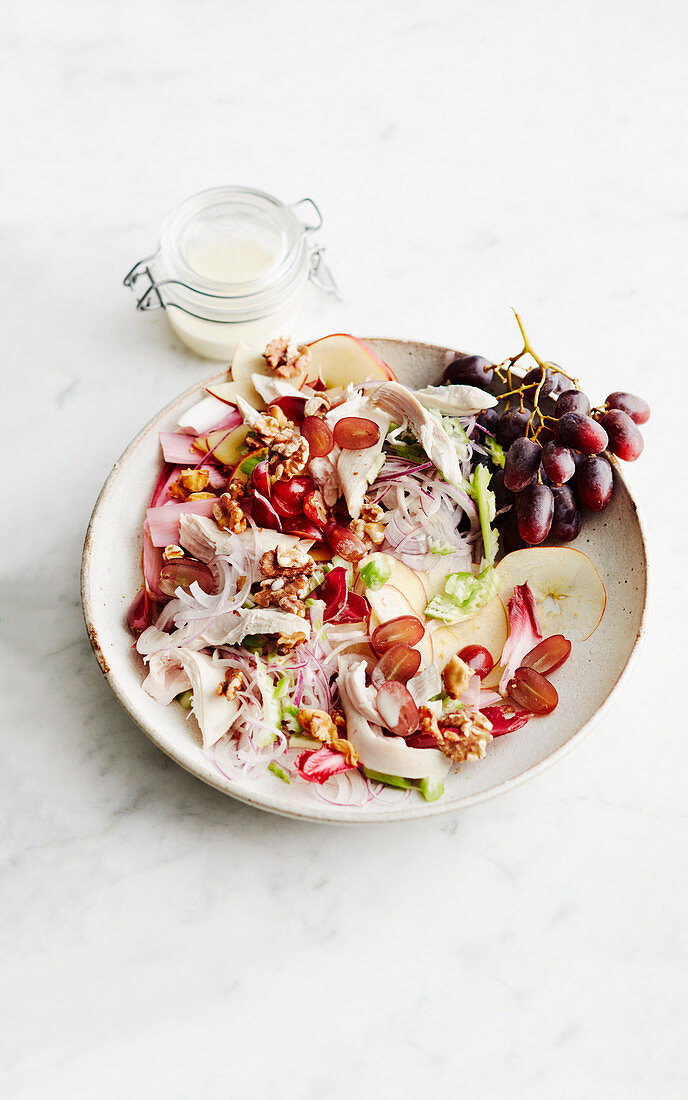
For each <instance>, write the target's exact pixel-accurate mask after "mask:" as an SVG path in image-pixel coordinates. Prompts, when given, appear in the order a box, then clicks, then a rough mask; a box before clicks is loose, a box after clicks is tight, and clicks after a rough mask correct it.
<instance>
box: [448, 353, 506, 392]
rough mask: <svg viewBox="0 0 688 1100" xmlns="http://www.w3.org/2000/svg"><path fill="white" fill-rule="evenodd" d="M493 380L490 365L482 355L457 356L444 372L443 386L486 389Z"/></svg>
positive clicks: (492, 371)
mask: <svg viewBox="0 0 688 1100" xmlns="http://www.w3.org/2000/svg"><path fill="white" fill-rule="evenodd" d="M493 378H494V370H493V368H492V363H490V361H489V360H488V359H483V357H482V355H459V356H458V357H457V358H456V359H455V360H454V361H453V363H450V364H449V366H448V367H447V368H446V370H445V372H444V376H443V379H442V381H443V382H444V383H445V385H448V386H452V385H457V384H459V385H464V386H477V387H478V388H479V389H483V390H485V389H487V388H488V386H489V385H490V383H491V382H492V379H493Z"/></svg>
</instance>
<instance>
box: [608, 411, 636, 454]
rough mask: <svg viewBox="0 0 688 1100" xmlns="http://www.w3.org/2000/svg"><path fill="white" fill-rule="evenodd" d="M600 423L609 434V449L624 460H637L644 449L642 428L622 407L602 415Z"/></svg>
mask: <svg viewBox="0 0 688 1100" xmlns="http://www.w3.org/2000/svg"><path fill="white" fill-rule="evenodd" d="M600 424H601V425H602V427H603V428H604V430H605V432H606V433H607V435H608V436H609V450H610V451H611V452H612V454H613V455H616V456H617V458H622V459H623V461H624V462H635V460H636V458H638V457H639V456H640V455H641V454H642V451H643V447H644V445H645V444H644V443H643V437H642V435H641V434H640V429H639V428H638V427H637V425H636V424H635V423H634V421H633V420H632V419H631V417H630V416H629V415H628V413H625V412H623V411H622V410H621V409H610V410H609V412H606V413H603V414H602V416H601V417H600Z"/></svg>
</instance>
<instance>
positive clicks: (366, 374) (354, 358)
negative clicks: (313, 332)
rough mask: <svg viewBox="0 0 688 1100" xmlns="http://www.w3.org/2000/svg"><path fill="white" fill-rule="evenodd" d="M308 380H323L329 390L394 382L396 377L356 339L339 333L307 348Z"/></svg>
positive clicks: (315, 342)
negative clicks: (309, 356)
mask: <svg viewBox="0 0 688 1100" xmlns="http://www.w3.org/2000/svg"><path fill="white" fill-rule="evenodd" d="M309 347H310V351H311V359H310V363H309V364H308V377H309V378H313V377H314V376H318V377H320V378H322V380H323V382H324V383H325V385H326V386H327V387H328V389H329V388H332V387H335V386H341V387H342V388H344V387H345V386H348V385H358V384H359V383H360V382H370V381H375V382H395V381H396V375H395V374H394V371H392V370H391V369H390V368H389V367H388V366H387V364H386V363H383V361H382V359H379V358H378V356H377V355H375V353H374V352H372V351H371V350H370V348H369V347H366V345H365V344H364V343H363V342H362V341H361V340H358V339H357V338H356V337H355V336H350V335H348V333H344V332H338V333H333V334H332V335H331V336H323V337H322V339H320V340H315V341H314V343H312V344H309Z"/></svg>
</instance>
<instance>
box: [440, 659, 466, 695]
mask: <svg viewBox="0 0 688 1100" xmlns="http://www.w3.org/2000/svg"><path fill="white" fill-rule="evenodd" d="M472 675H473V673H472V671H471V669H470V668H469V667H468V665H467V664H466V662H465V661H462V660H461V658H460V657H452V659H451V661H450V662H449V663H448V664H447V665H446V666H445V669H444V672H443V673H442V683H443V684H444V690H445V691H446V693H447V695H451V697H452V699H458V698H459V696H460V695H463V693H464V691H465V690H466V688H467V687H468V685H469V683H470V679H471V676H472Z"/></svg>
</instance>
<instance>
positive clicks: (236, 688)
mask: <svg viewBox="0 0 688 1100" xmlns="http://www.w3.org/2000/svg"><path fill="white" fill-rule="evenodd" d="M243 687H244V675H243V673H242V672H240V671H239V669H238V668H228V669H227V671H226V672H225V678H224V680H223V681H222V683H221V684H220V686H219V687H218V689H217V694H218V695H225V696H226V697H227V699H234V698H236V696H237V695H238V694H239V692H240V691H241V690H242V688H243Z"/></svg>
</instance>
